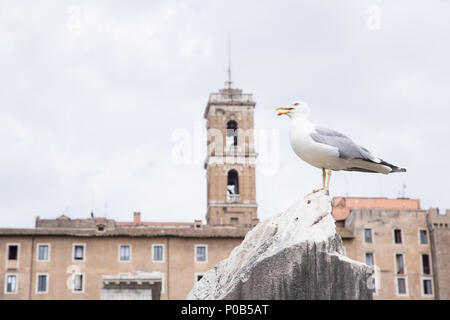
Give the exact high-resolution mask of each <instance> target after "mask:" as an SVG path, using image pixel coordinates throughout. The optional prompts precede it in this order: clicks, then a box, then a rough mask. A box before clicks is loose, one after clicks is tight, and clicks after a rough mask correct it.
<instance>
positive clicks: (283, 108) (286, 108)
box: [275, 106, 294, 116]
mask: <svg viewBox="0 0 450 320" xmlns="http://www.w3.org/2000/svg"><path fill="white" fill-rule="evenodd" d="M292 109H294V108H291V107H285V106H282V107H278V108H276V109H275V111H279V110H282V111H280V112H278V113H277V116H282V115H283V114H288V113H289V111H291V110H292Z"/></svg>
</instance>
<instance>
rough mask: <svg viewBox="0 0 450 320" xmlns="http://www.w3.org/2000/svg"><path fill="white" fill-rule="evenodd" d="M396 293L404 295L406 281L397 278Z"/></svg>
mask: <svg viewBox="0 0 450 320" xmlns="http://www.w3.org/2000/svg"><path fill="white" fill-rule="evenodd" d="M397 293H398V294H406V279H405V278H397Z"/></svg>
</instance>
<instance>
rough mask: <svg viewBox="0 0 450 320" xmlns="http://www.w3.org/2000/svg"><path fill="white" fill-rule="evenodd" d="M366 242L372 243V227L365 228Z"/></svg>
mask: <svg viewBox="0 0 450 320" xmlns="http://www.w3.org/2000/svg"><path fill="white" fill-rule="evenodd" d="M364 242H365V243H372V229H364Z"/></svg>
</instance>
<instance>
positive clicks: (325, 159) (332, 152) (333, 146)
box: [275, 101, 406, 192]
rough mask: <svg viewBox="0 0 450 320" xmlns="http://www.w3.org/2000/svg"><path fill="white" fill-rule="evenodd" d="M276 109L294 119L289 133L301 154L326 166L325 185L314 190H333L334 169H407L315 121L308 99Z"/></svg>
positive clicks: (315, 165)
mask: <svg viewBox="0 0 450 320" xmlns="http://www.w3.org/2000/svg"><path fill="white" fill-rule="evenodd" d="M275 110H277V111H278V116H282V115H287V116H288V117H289V118H291V120H292V121H291V128H290V133H289V136H290V142H291V147H292V149H293V150H294V152H295V153H296V154H297V156H299V157H300V158H301V159H302V160H304V161H305V162H307V163H309V164H310V165H312V166H314V167H317V168H319V169H322V178H323V187H322V188H320V189H317V190H314V191H313V192H317V191H320V190H329V186H330V177H331V171H332V170H333V171H339V170H345V171H360V172H372V173H383V174H389V173H394V172H406V169H405V168H399V167H397V166H394V165H393V164H390V163H388V162H386V161H384V160H382V159H380V158H377V157H375V156H374V155H373V154H372V153H371V152H370V151H369V150H367V149H366V148H364V147H361V146H359V145H357V144H356V143H354V142H353V141H352V140H351V139H350V138H349V137H347V136H345V135H343V134H342V133H340V132H337V131H334V130H332V129H328V128H325V127H321V126H318V125H316V124H314V123H313V122H312V121H311V120H310V109H309V106H308V104H307V103H306V102H301V101H294V102H292V103H291V104H290V105H288V106H282V107H278V108H276V109H275ZM325 171H326V172H325ZM326 178H327V183H326V184H325V179H326Z"/></svg>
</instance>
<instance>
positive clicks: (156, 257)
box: [153, 244, 164, 262]
mask: <svg viewBox="0 0 450 320" xmlns="http://www.w3.org/2000/svg"><path fill="white" fill-rule="evenodd" d="M163 254H164V247H163V246H162V245H159V244H156V245H154V246H153V261H159V262H161V261H164V256H163Z"/></svg>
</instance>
